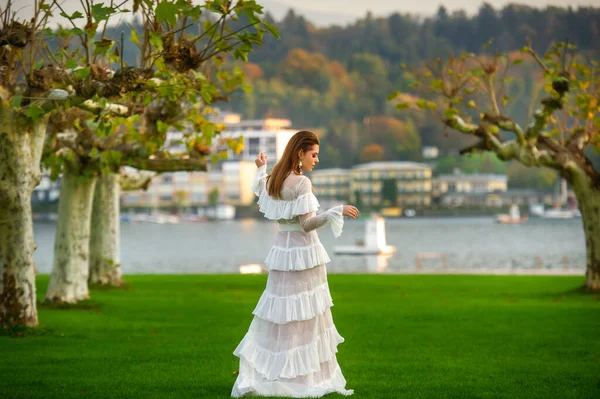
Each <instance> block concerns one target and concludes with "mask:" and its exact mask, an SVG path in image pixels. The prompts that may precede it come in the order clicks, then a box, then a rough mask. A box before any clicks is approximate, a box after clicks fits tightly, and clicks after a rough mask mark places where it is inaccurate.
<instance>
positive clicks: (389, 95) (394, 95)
mask: <svg viewBox="0 0 600 399" xmlns="http://www.w3.org/2000/svg"><path fill="white" fill-rule="evenodd" d="M399 95H400V92H399V91H398V90H396V91H395V92H393V93H390V94H388V96H387V99H388V101H390V100H393V99H394V98H396V97H398V96H399Z"/></svg>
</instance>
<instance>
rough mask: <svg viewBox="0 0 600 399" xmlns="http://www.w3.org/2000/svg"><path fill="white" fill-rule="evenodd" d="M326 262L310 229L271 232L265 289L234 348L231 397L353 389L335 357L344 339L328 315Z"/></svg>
mask: <svg viewBox="0 0 600 399" xmlns="http://www.w3.org/2000/svg"><path fill="white" fill-rule="evenodd" d="M299 244H304V245H299ZM290 245H291V246H290ZM327 261H329V257H328V256H327V253H326V252H325V249H324V248H323V246H322V245H321V243H320V242H319V239H318V236H317V235H316V233H315V232H312V233H308V234H306V233H303V232H280V233H279V234H278V235H277V238H276V242H275V246H274V247H273V249H272V250H271V252H270V253H269V256H268V257H267V260H266V263H267V266H269V268H270V271H269V278H268V281H267V287H266V289H265V291H264V293H263V294H262V296H261V298H260V300H259V301H258V304H257V306H256V308H255V309H254V312H253V314H254V319H253V320H252V323H251V324H250V328H249V330H248V332H247V334H246V335H245V336H244V338H243V339H242V341H241V342H240V344H239V345H238V347H237V348H236V349H235V351H234V354H235V355H236V356H238V357H239V358H240V370H239V375H238V378H237V380H236V382H235V385H234V386H233V391H232V393H231V396H233V397H240V396H288V397H295V398H306V397H321V396H323V395H326V394H328V393H332V392H338V393H341V394H344V395H350V394H352V393H353V391H352V390H347V389H345V386H346V380H345V379H344V376H343V375H342V372H341V370H340V367H339V365H338V363H337V359H336V353H337V346H338V344H340V343H342V342H344V339H343V338H342V337H341V336H340V334H339V333H338V332H337V330H336V328H335V325H334V323H333V318H332V316H331V309H330V308H331V307H332V306H333V302H332V300H331V295H330V292H329V287H328V285H327V271H326V269H325V262H327ZM315 262H316V263H315ZM278 268H279V269H282V270H277V269H278Z"/></svg>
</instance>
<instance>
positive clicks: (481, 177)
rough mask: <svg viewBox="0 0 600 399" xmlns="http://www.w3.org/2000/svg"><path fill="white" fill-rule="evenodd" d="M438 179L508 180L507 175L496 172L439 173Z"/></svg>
mask: <svg viewBox="0 0 600 399" xmlns="http://www.w3.org/2000/svg"><path fill="white" fill-rule="evenodd" d="M437 180H440V181H459V180H460V181H465V180H468V181H474V182H486V181H502V182H505V181H508V176H506V175H497V174H473V175H454V174H453V175H440V176H438V177H437Z"/></svg>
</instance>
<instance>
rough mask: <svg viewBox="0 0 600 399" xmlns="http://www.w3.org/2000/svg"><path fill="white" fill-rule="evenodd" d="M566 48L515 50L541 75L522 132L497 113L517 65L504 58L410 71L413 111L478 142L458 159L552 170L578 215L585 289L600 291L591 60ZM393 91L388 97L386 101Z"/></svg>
mask: <svg viewBox="0 0 600 399" xmlns="http://www.w3.org/2000/svg"><path fill="white" fill-rule="evenodd" d="M575 50H576V48H575V46H574V45H572V44H569V43H555V44H554V45H553V47H552V48H551V49H550V50H549V51H548V52H547V53H546V54H545V55H543V56H540V55H539V54H538V53H536V52H535V51H534V50H533V49H532V47H531V45H528V46H526V47H524V48H523V50H522V52H523V54H524V55H526V56H528V57H530V58H531V59H532V60H533V62H535V63H537V64H538V65H539V67H540V68H541V69H542V71H543V79H544V91H545V97H544V98H543V99H541V101H540V102H539V107H538V108H537V109H536V110H535V112H534V113H533V115H532V118H531V122H530V123H529V124H528V125H527V126H521V125H520V124H519V123H517V122H516V121H515V120H513V119H512V118H511V117H509V116H508V115H507V114H506V113H505V112H504V109H505V106H506V104H507V103H509V102H510V101H511V99H510V98H509V97H508V95H507V91H506V87H507V83H509V82H510V78H511V67H512V66H513V65H515V64H519V63H521V62H523V59H516V60H511V59H509V57H507V56H506V55H505V54H502V53H496V54H494V55H492V56H489V55H488V56H476V55H473V54H465V55H462V56H460V57H450V58H449V59H447V60H445V61H442V60H440V59H437V60H435V61H434V62H432V63H430V64H429V65H427V66H424V67H422V68H419V69H417V70H414V71H410V72H409V74H410V75H411V76H412V77H413V83H412V87H413V88H414V90H415V91H417V92H419V93H420V94H421V96H422V98H421V99H420V100H418V101H416V103H415V104H414V105H411V104H408V103H404V102H399V103H397V108H399V109H401V110H402V109H407V108H412V107H416V108H419V109H421V110H426V111H429V112H431V113H432V114H433V115H435V116H436V117H437V118H438V119H439V120H440V121H441V123H443V124H444V125H445V126H446V127H448V128H450V129H452V130H454V131H456V132H460V133H462V134H465V135H470V136H473V137H475V138H477V139H478V141H477V143H476V144H474V145H472V146H470V147H468V148H465V149H464V150H462V153H463V154H464V153H471V152H481V151H490V152H494V153H496V155H497V156H498V157H499V158H500V159H502V160H504V161H510V160H515V161H518V162H520V163H522V164H523V165H525V166H528V167H546V168H551V169H554V170H556V171H557V172H558V173H559V174H560V175H561V176H562V177H563V178H564V179H566V180H567V182H568V183H569V184H570V186H571V187H572V189H573V191H574V192H575V195H576V197H577V201H578V203H579V208H580V210H581V214H582V217H583V227H584V231H585V241H586V249H587V272H586V276H587V279H586V283H585V287H586V288H587V289H589V290H593V291H598V290H600V176H599V174H598V171H597V169H596V168H595V167H594V165H593V164H592V162H591V161H590V159H589V158H588V157H587V156H586V153H587V151H589V150H599V149H600V134H599V132H600V112H599V107H598V105H599V99H600V98H599V97H600V89H599V88H600V86H599V85H598V79H599V78H600V76H599V69H598V63H597V62H596V61H589V60H586V59H585V57H584V56H583V55H578V54H577V53H576V51H575ZM397 94H398V93H395V94H394V95H391V96H390V98H391V99H394V98H395V97H396V96H397Z"/></svg>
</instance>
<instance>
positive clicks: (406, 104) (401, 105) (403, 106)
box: [396, 103, 410, 111]
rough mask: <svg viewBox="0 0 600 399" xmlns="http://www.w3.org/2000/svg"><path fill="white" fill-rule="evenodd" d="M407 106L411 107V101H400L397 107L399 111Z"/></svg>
mask: <svg viewBox="0 0 600 399" xmlns="http://www.w3.org/2000/svg"><path fill="white" fill-rule="evenodd" d="M407 108H410V104H409V103H398V104H396V109H398V110H399V111H402V110H405V109H407Z"/></svg>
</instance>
